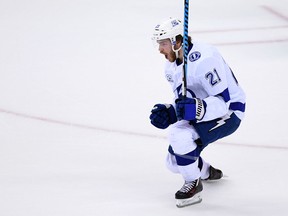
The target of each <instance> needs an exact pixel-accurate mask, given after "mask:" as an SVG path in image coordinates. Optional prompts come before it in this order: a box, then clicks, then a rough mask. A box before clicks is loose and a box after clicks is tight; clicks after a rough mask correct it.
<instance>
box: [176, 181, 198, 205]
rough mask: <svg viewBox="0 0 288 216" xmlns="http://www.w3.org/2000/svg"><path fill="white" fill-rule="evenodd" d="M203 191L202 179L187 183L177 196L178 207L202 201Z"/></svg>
mask: <svg viewBox="0 0 288 216" xmlns="http://www.w3.org/2000/svg"><path fill="white" fill-rule="evenodd" d="M202 190H203V185H202V182H201V179H196V180H195V181H192V182H185V183H184V185H183V186H182V188H181V189H180V190H179V191H177V193H176V194H175V199H176V206H177V207H179V208H181V207H185V206H188V205H193V204H196V203H200V202H201V201H202V198H201V195H200V192H201V191H202Z"/></svg>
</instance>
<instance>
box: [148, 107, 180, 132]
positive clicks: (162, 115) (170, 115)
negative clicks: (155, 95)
mask: <svg viewBox="0 0 288 216" xmlns="http://www.w3.org/2000/svg"><path fill="white" fill-rule="evenodd" d="M150 120H151V124H152V125H154V126H155V127H157V128H160V129H165V128H167V127H168V126H169V125H170V124H173V123H175V122H176V121H177V117H176V113H175V109H174V107H173V106H172V105H171V104H156V105H155V106H154V107H153V109H152V110H151V115H150Z"/></svg>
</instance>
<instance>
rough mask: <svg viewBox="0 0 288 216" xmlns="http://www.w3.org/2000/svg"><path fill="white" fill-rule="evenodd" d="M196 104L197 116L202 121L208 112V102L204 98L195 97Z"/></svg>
mask: <svg viewBox="0 0 288 216" xmlns="http://www.w3.org/2000/svg"><path fill="white" fill-rule="evenodd" d="M195 104H196V114H195V118H196V119H197V120H198V121H200V120H202V119H203V117H204V115H205V113H206V106H207V105H206V102H205V101H204V100H201V99H199V98H195Z"/></svg>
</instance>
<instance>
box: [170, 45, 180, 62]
mask: <svg viewBox="0 0 288 216" xmlns="http://www.w3.org/2000/svg"><path fill="white" fill-rule="evenodd" d="M174 47H175V45H174V46H172V50H173V51H174V52H175V54H176V59H177V58H179V51H180V49H181V48H182V44H181V46H180V47H179V48H178V49H177V50H176V49H175V48H174Z"/></svg>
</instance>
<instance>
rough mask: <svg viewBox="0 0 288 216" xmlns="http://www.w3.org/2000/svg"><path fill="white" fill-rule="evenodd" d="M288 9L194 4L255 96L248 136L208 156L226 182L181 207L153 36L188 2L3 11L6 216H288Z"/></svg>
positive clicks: (0, 178) (166, 94)
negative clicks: (159, 120) (153, 120)
mask: <svg viewBox="0 0 288 216" xmlns="http://www.w3.org/2000/svg"><path fill="white" fill-rule="evenodd" d="M287 9H288V2H287V1H286V0H277V1H272V0H251V1H243V0H242V1H240V0H231V1H228V0H216V1H215V0H204V1H198V2H196V1H190V20H189V31H190V34H191V36H192V38H193V40H201V41H203V42H207V43H210V44H214V45H215V46H216V47H217V48H218V49H219V50H220V52H221V53H222V55H223V57H224V58H225V60H226V61H227V63H228V64H229V65H230V67H231V68H232V69H233V71H234V73H235V75H236V77H237V79H238V81H239V82H240V84H241V86H242V87H243V89H244V90H245V92H246V94H247V111H246V118H245V119H244V121H243V123H242V125H241V127H240V128H239V130H238V131H237V132H236V133H235V134H233V135H232V136H230V137H227V138H225V139H222V140H219V141H218V142H216V143H214V144H211V145H210V146H208V147H207V148H206V149H205V151H204V152H203V156H204V158H205V159H206V160H207V161H208V162H210V163H211V164H212V165H214V166H215V167H218V168H221V169H222V170H223V172H224V173H225V175H226V177H225V178H224V179H223V180H221V181H218V182H213V183H204V191H203V193H202V197H203V202H202V203H201V204H198V205H195V206H190V207H187V208H183V209H178V208H176V206H175V200H174V193H175V192H176V191H177V190H178V189H179V188H180V187H181V186H182V184H183V180H182V179H181V177H180V176H178V175H174V174H171V173H170V172H169V171H168V170H166V167H165V164H164V161H165V156H166V152H167V146H168V143H167V140H166V133H167V132H166V130H164V131H162V130H158V129H156V128H154V127H152V126H151V125H150V123H149V113H150V110H151V108H152V106H153V105H154V104H155V103H159V102H161V103H169V102H172V98H173V97H172V93H171V90H170V86H169V84H167V82H166V80H165V78H164V76H163V65H164V59H163V57H162V56H161V55H160V54H159V53H158V51H157V49H155V48H154V47H153V45H152V43H151V40H150V38H151V34H152V31H153V28H154V26H155V25H156V24H158V22H159V21H161V20H163V19H166V18H167V17H170V16H173V17H179V18H180V19H182V17H183V0H182V1H179V0H159V1H152V0H146V1H132V0H121V1H112V0H105V1H99V0H94V1H92V0H81V1H80V0H70V1H65V0H57V1H56V0H50V1H45V0H37V1H36V0H25V1H20V0H9V1H8V0H2V1H0V33H1V34H0V75H1V76H0V77H1V79H0V215H1V216H2V215H3V216H78V215H81V216H94V215H105V216H106V215H107V216H112V215H113V216H114V215H115V216H116V215H117V216H118V215H119V216H120V215H126V216H127V215H139V216H142V215H143V216H144V215H145V216H146V215H151V216H154V215H167V216H169V215H171V216H172V215H173V216H175V215H183V216H185V215H196V214H197V215H201V216H206V215H207V216H208V215H209V216H210V215H216V216H230V215H241V216H242V215H245V216H252V215H253V216H255V215H259V216H263V215H267V216H268V215H269V216H270V215H286V214H287V211H288V206H287V203H288V187H287V177H288V174H287V163H288V135H287V122H288V109H287V105H288V101H287V96H288V95H287V94H288V93H287V92H288V91H287V90H288V87H287V84H286V83H287V78H288V75H287V74H286V73H287V72H286V70H287V68H288V13H287Z"/></svg>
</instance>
